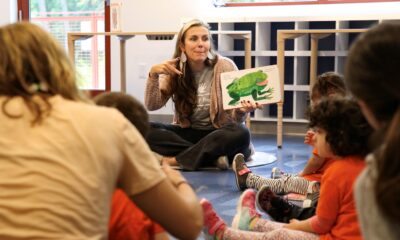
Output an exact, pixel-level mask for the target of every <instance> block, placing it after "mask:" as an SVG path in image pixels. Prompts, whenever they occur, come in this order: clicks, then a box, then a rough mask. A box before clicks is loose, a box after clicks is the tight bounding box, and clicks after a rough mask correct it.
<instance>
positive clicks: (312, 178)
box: [303, 148, 332, 182]
mask: <svg viewBox="0 0 400 240" xmlns="http://www.w3.org/2000/svg"><path fill="white" fill-rule="evenodd" d="M313 156H318V150H317V149H316V148H314V149H313ZM331 163H332V159H330V158H325V162H324V164H322V166H321V167H320V168H319V169H318V170H317V171H316V172H314V173H310V174H307V175H304V176H303V177H304V178H305V179H307V180H308V181H317V182H321V178H322V175H323V174H324V172H325V170H326V169H327V168H328V167H329V165H330V164H331Z"/></svg>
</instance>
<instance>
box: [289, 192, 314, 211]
mask: <svg viewBox="0 0 400 240" xmlns="http://www.w3.org/2000/svg"><path fill="white" fill-rule="evenodd" d="M285 198H286V199H287V200H288V201H289V202H291V203H293V204H295V205H297V206H299V207H302V208H309V207H313V206H315V205H316V204H317V202H318V198H319V192H315V193H309V194H299V193H288V194H286V195H285Z"/></svg>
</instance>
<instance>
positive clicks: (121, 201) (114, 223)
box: [93, 92, 168, 240]
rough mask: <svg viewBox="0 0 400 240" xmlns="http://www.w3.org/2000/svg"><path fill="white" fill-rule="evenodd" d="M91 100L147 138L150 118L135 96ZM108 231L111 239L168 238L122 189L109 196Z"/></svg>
mask: <svg viewBox="0 0 400 240" xmlns="http://www.w3.org/2000/svg"><path fill="white" fill-rule="evenodd" d="M93 100H94V102H95V103H96V104H97V105H100V106H106V107H114V108H116V109H118V110H119V111H120V112H121V113H122V114H123V115H124V116H125V117H126V118H127V119H128V120H129V121H130V122H131V123H132V124H133V125H134V126H135V127H136V128H137V129H138V130H139V132H140V133H141V134H142V136H143V137H146V135H147V132H148V130H149V128H150V124H149V116H148V113H147V111H146V109H145V108H144V106H143V105H142V104H141V103H140V102H139V101H138V100H136V99H135V98H134V97H132V96H130V95H127V94H124V93H119V92H111V93H103V94H100V95H97V96H96V97H95V98H94V99H93ZM108 230H109V232H108V237H109V239H110V240H113V239H115V240H120V239H125V240H132V239H168V235H167V233H166V232H165V231H164V229H163V228H162V227H161V226H160V225H159V224H157V223H155V222H154V221H152V220H151V219H150V218H149V217H147V215H146V214H144V213H143V211H142V210H140V209H139V208H138V207H137V206H136V205H135V204H134V203H133V202H132V201H131V200H130V199H129V197H128V196H127V195H126V194H125V193H124V192H123V191H122V190H121V189H117V190H115V192H114V194H113V197H112V202H111V213H110V222H109V224H108Z"/></svg>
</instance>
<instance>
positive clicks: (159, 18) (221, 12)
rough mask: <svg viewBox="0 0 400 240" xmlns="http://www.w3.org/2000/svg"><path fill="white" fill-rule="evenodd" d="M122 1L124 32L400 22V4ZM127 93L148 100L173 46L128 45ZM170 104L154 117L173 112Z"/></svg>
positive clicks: (115, 68)
mask: <svg viewBox="0 0 400 240" xmlns="http://www.w3.org/2000/svg"><path fill="white" fill-rule="evenodd" d="M111 2H112V3H116V2H122V30H123V31H134V32H142V31H144V32H146V31H173V32H174V31H178V30H179V28H180V26H181V22H182V20H184V19H188V18H195V17H197V18H202V19H205V20H209V21H216V19H218V21H225V20H226V21H235V20H237V21H256V20H261V19H264V20H278V19H279V20H281V21H285V20H291V21H294V20H296V21H299V20H302V19H304V20H312V19H315V20H327V19H336V20H339V19H347V20H351V19H359V20H361V19H368V18H372V19H377V18H378V19H382V18H387V19H390V18H399V16H400V2H388V3H363V4H361V3H359V4H328V5H320V4H318V5H292V6H264V7H231V8H227V7H222V8H215V7H214V6H213V3H212V0H196V1H195V0H191V1H190V0H145V1H143V0H111ZM126 46H127V48H126V49H127V91H128V93H131V94H132V95H134V96H136V97H137V98H139V99H140V100H142V101H143V96H144V86H145V81H146V75H147V73H148V70H149V69H150V67H151V65H153V64H156V63H159V62H162V61H164V60H166V59H168V58H170V57H171V55H172V53H173V50H174V41H147V40H145V38H144V37H141V36H140V37H139V36H136V37H135V38H133V39H131V40H129V41H127V45H126ZM111 61H112V70H111V71H112V84H111V86H112V90H119V89H120V84H119V78H120V76H119V43H118V40H117V39H116V38H113V40H112V59H111ZM171 112H172V107H171V105H170V104H168V105H167V107H166V108H164V109H161V110H159V111H157V112H153V113H160V114H164V113H171Z"/></svg>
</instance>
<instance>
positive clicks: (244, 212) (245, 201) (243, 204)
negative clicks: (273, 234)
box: [232, 189, 261, 231]
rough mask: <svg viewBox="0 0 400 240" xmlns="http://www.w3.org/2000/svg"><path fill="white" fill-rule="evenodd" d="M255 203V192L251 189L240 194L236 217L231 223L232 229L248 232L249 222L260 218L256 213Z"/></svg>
mask: <svg viewBox="0 0 400 240" xmlns="http://www.w3.org/2000/svg"><path fill="white" fill-rule="evenodd" d="M255 201H256V192H255V191H254V190H253V189H247V190H246V191H244V192H243V193H242V195H241V196H240V198H239V201H238V205H237V208H236V215H235V217H234V218H233V221H232V227H233V228H234V229H240V230H244V231H248V230H250V229H249V227H250V222H251V221H252V220H253V219H254V218H257V217H258V218H259V217H260V216H261V215H260V214H259V213H257V210H256V205H255V204H256V203H255Z"/></svg>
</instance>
